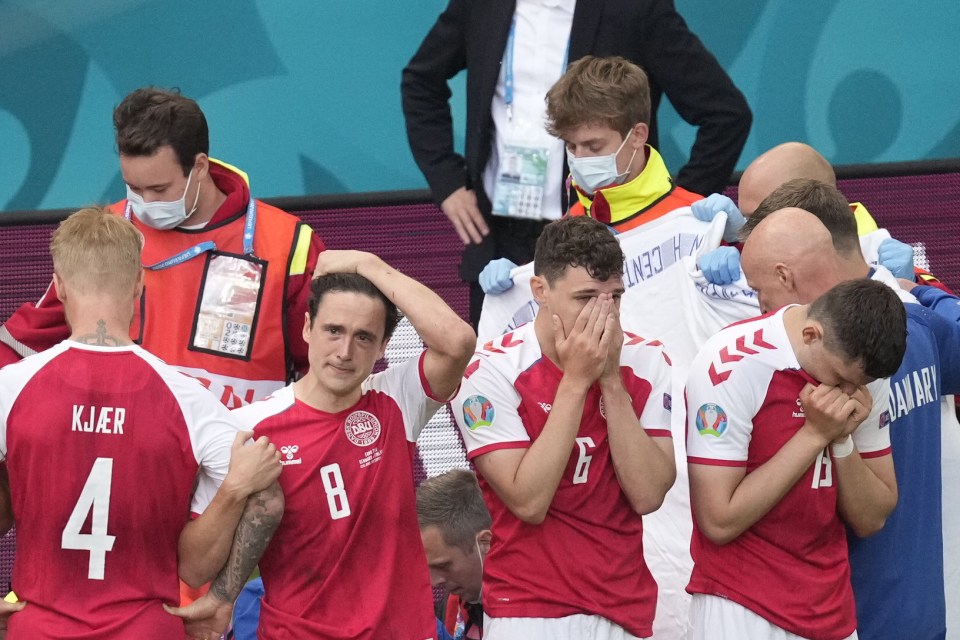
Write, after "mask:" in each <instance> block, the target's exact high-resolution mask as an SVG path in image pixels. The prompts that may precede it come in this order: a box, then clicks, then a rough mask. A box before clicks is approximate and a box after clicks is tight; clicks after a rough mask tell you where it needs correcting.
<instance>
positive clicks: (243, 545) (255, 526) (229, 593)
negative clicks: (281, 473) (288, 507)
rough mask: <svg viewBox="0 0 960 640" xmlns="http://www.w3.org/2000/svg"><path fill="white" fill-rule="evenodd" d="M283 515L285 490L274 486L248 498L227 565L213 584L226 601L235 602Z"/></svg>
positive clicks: (215, 592)
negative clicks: (282, 490) (283, 491)
mask: <svg viewBox="0 0 960 640" xmlns="http://www.w3.org/2000/svg"><path fill="white" fill-rule="evenodd" d="M282 515H283V493H282V492H281V491H280V487H279V486H278V485H277V484H276V483H274V484H273V486H271V487H268V488H267V489H264V490H263V491H259V492H257V493H255V494H253V495H251V496H250V497H249V498H247V505H246V507H244V510H243V515H242V516H241V517H240V524H239V525H237V532H236V533H235V534H234V536H233V547H232V548H231V549H230V557H229V559H228V560H227V564H226V566H225V567H224V568H223V569H221V570H220V574H219V575H218V576H217V577H216V578H215V579H214V581H213V584H212V585H211V586H210V592H211V593H212V594H213V595H214V596H216V597H217V598H218V599H220V600H223V601H225V602H234V601H235V600H236V599H237V596H239V595H240V591H241V590H242V589H243V586H244V585H245V584H246V583H247V580H248V579H249V578H250V574H251V573H253V568H254V567H255V566H256V565H257V562H258V561H259V560H260V556H262V555H263V552H264V551H265V550H266V548H267V544H269V542H270V539H271V538H272V537H273V533H274V531H276V530H277V527H278V526H279V525H280V517H281V516H282Z"/></svg>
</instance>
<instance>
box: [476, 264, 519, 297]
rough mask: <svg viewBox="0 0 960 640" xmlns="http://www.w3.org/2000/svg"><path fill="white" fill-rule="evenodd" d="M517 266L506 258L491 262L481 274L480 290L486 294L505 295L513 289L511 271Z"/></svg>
mask: <svg viewBox="0 0 960 640" xmlns="http://www.w3.org/2000/svg"><path fill="white" fill-rule="evenodd" d="M516 266H517V265H515V264H513V263H512V262H510V261H509V260H507V259H506V258H498V259H496V260H491V261H490V262H488V263H487V266H485V267H484V268H483V271H481V272H480V288H481V289H483V292H484V293H503V292H504V291H509V290H510V289H511V288H513V279H512V278H510V270H511V269H513V268H515V267H516Z"/></svg>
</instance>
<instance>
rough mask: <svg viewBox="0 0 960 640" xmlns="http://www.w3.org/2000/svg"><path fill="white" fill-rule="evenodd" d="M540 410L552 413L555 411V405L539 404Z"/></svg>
mask: <svg viewBox="0 0 960 640" xmlns="http://www.w3.org/2000/svg"><path fill="white" fill-rule="evenodd" d="M537 404H539V405H540V408H541V409H543V412H544V413H550V410H551V409H553V405H552V404H550V403H548V402H538V403H537Z"/></svg>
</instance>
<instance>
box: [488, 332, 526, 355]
mask: <svg viewBox="0 0 960 640" xmlns="http://www.w3.org/2000/svg"><path fill="white" fill-rule="evenodd" d="M499 343H500V345H499V346H500V347H503V348H504V349H509V348H510V347H516V346H517V345H521V344H523V340H514V339H513V332H512V331H511V332H510V333H508V334H505V335H503V336H502V337H501V338H500V339H499ZM483 350H484V351H489V352H490V353H505V352H504V351H503V349H500V348H498V347H497V346H495V345H494V341H493V340H491V341H490V342H487V343H486V344H484V345H483Z"/></svg>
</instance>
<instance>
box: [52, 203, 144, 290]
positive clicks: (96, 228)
mask: <svg viewBox="0 0 960 640" xmlns="http://www.w3.org/2000/svg"><path fill="white" fill-rule="evenodd" d="M142 250H143V235H141V233H140V232H139V231H138V230H137V228H136V227H134V226H133V224H132V223H131V222H129V221H128V220H125V219H123V218H122V217H121V216H117V215H113V214H112V213H110V212H109V211H107V210H106V209H104V208H102V207H88V208H86V209H81V210H79V211H77V212H76V213H74V214H72V215H70V217H68V218H67V219H66V220H64V221H63V222H61V223H60V226H59V227H57V230H56V231H54V232H53V237H52V238H51V240H50V254H51V255H52V256H53V271H54V272H55V273H56V274H57V275H58V276H60V278H61V279H62V280H63V281H64V282H66V283H67V284H68V285H69V286H70V287H72V288H73V289H75V290H77V291H78V292H80V293H88V294H90V293H107V294H120V295H127V294H129V293H132V292H133V290H134V289H135V287H136V284H137V279H138V278H139V276H140V271H141V269H142V266H141V252H142Z"/></svg>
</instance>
